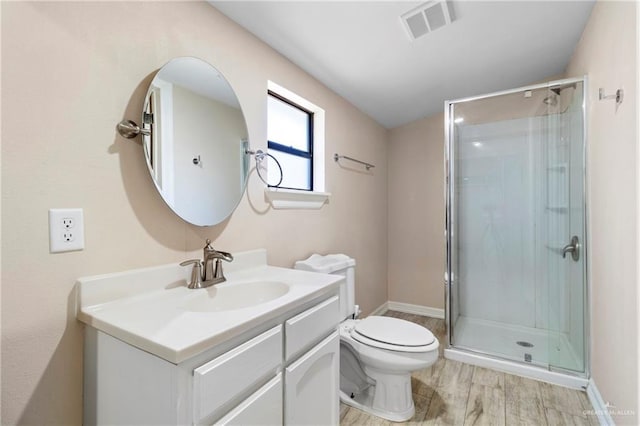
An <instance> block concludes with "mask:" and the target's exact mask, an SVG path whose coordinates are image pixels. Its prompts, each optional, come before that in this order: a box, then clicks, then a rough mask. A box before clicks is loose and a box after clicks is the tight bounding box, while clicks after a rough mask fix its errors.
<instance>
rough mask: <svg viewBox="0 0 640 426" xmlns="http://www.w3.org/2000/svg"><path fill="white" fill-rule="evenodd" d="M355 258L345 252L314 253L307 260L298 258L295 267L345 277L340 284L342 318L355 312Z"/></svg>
mask: <svg viewBox="0 0 640 426" xmlns="http://www.w3.org/2000/svg"><path fill="white" fill-rule="evenodd" d="M355 266H356V261H355V259H352V258H350V257H349V256H347V255H345V254H327V255H324V256H323V255H320V254H312V255H311V256H309V257H308V258H307V259H305V260H298V261H297V262H296V263H295V269H300V270H303V271H311V272H320V273H323V274H337V275H342V276H343V277H345V280H344V281H343V282H342V284H340V317H341V318H342V319H344V318H347V317H351V316H353V314H354V312H355V303H356V300H355V270H354V268H355Z"/></svg>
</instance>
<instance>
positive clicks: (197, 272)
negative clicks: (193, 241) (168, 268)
mask: <svg viewBox="0 0 640 426" xmlns="http://www.w3.org/2000/svg"><path fill="white" fill-rule="evenodd" d="M202 251H203V254H202V259H203V260H202V261H200V260H199V259H191V260H185V261H184V262H182V263H180V266H187V265H191V264H193V270H192V271H191V282H190V283H189V285H188V286H187V287H188V288H191V289H197V288H207V287H210V286H212V285H214V284H219V283H221V282H224V281H226V278H225V277H224V272H223V271H222V262H221V260H225V261H227V262H231V261H233V256H232V255H231V253H227V252H225V251H218V250H216V249H214V248H213V247H212V246H211V240H209V239H208V240H207V244H206V245H205V246H204V248H203V249H202ZM203 269H204V270H203Z"/></svg>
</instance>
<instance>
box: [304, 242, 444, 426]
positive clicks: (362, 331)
mask: <svg viewBox="0 0 640 426" xmlns="http://www.w3.org/2000/svg"><path fill="white" fill-rule="evenodd" d="M355 264H356V262H355V260H354V259H351V258H349V257H348V256H346V255H344V254H331V255H327V256H321V255H318V254H314V255H311V256H310V257H309V258H308V259H306V260H301V261H298V262H296V264H295V267H296V269H302V270H306V271H313V272H322V273H327V274H340V275H343V276H344V277H345V282H344V283H343V284H342V285H341V286H340V314H341V318H343V321H342V322H341V323H340V400H341V401H342V402H344V403H345V404H348V405H351V406H353V407H356V408H359V409H360V410H363V411H366V412H368V413H371V414H373V415H375V416H379V417H382V418H385V419H387V420H391V421H395V422H402V421H405V420H408V419H410V418H411V417H413V414H414V412H415V406H414V404H413V398H412V396H411V372H412V371H415V370H421V369H423V368H427V367H429V366H430V365H432V364H434V363H435V362H436V361H437V360H438V346H439V343H438V339H436V338H435V337H434V335H433V334H432V333H431V332H430V331H429V330H427V329H426V328H424V327H422V326H420V325H418V324H414V323H412V322H409V321H405V320H401V319H397V318H390V317H381V316H370V317H367V318H365V319H362V320H357V319H353V318H354V317H355V316H357V313H356V309H357V306H356V305H355V300H354V299H355V297H354V292H355V290H354V289H355V280H354V267H355ZM354 313H355V315H354Z"/></svg>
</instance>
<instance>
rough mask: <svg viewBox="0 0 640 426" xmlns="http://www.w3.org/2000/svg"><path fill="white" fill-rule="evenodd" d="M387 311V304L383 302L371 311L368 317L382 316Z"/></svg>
mask: <svg viewBox="0 0 640 426" xmlns="http://www.w3.org/2000/svg"><path fill="white" fill-rule="evenodd" d="M388 310H389V302H384V303H383V304H382V305H380V306H378V307H377V308H376V309H374V310H373V312H371V313H370V314H369V315H382V314H384V313H385V312H387V311H388Z"/></svg>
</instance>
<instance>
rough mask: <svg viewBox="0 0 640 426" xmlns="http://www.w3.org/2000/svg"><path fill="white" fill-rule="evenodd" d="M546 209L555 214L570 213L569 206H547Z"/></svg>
mask: <svg viewBox="0 0 640 426" xmlns="http://www.w3.org/2000/svg"><path fill="white" fill-rule="evenodd" d="M545 208H546V209H547V210H549V211H551V212H554V213H561V214H566V213H567V212H568V211H569V207H568V206H545Z"/></svg>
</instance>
